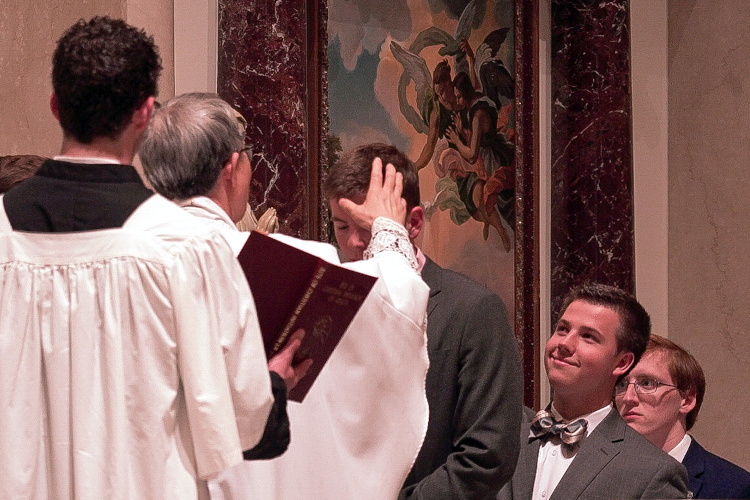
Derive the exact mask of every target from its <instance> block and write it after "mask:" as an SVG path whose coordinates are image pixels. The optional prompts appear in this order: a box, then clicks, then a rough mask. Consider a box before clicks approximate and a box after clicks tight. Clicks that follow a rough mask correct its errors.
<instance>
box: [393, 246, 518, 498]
mask: <svg viewBox="0 0 750 500" xmlns="http://www.w3.org/2000/svg"><path fill="white" fill-rule="evenodd" d="M422 279H423V280H424V282H425V283H427V285H428V286H429V287H430V300H429V302H428V304H427V314H428V316H427V349H428V354H429V358H430V368H429V370H428V371H427V381H426V390H427V401H428V402H429V404H430V421H429V424H428V427H427V435H426V437H425V440H424V444H423V445H422V449H421V451H420V452H419V456H418V457H417V460H416V462H415V463H414V466H413V468H412V470H411V472H410V473H409V477H408V478H407V479H406V481H405V483H404V489H403V490H402V491H401V494H400V495H399V499H400V500H427V499H429V500H443V499H445V500H453V499H460V500H491V499H494V497H495V495H496V494H497V492H498V490H499V489H500V487H501V486H502V485H503V484H505V482H506V481H508V479H510V477H511V475H512V474H513V469H514V467H515V465H516V457H517V456H518V447H519V443H518V432H519V430H520V426H521V410H522V402H521V398H522V391H523V386H522V384H523V380H522V374H521V364H520V356H519V353H518V348H517V346H516V341H515V337H514V336H513V330H512V328H511V326H510V322H509V321H508V316H507V312H506V309H505V305H504V304H503V301H502V300H501V299H500V297H498V296H497V294H495V293H493V292H491V291H490V290H488V289H486V288H485V287H483V286H481V285H479V284H478V283H476V282H474V281H472V280H470V279H469V278H466V277H465V276H462V275H460V274H458V273H455V272H453V271H450V270H448V269H443V268H441V267H440V266H438V265H437V264H435V263H434V262H433V261H431V260H429V259H427V263H426V264H425V266H424V269H422Z"/></svg>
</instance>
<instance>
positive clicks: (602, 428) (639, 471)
mask: <svg viewBox="0 0 750 500" xmlns="http://www.w3.org/2000/svg"><path fill="white" fill-rule="evenodd" d="M540 446H541V441H540V440H539V439H534V440H529V424H528V423H526V424H525V425H523V426H522V431H521V455H520V457H519V459H518V465H517V466H516V472H515V474H514V475H513V479H512V480H511V482H510V483H508V484H506V485H505V487H504V488H503V489H502V490H501V491H500V494H499V495H498V497H497V498H498V500H511V499H512V500H529V499H530V498H531V495H532V493H533V491H534V479H535V477H536V464H537V459H538V456H539V447H540ZM687 494H688V488H687V473H686V472H685V468H684V467H683V466H682V465H681V464H680V463H679V462H678V461H677V460H675V459H673V458H672V457H670V456H669V455H667V454H666V453H664V452H663V451H661V450H660V449H658V448H657V447H655V446H654V445H652V444H651V443H649V442H648V441H647V440H646V439H645V438H644V437H643V436H641V435H640V434H638V433H637V432H636V431H634V430H633V429H631V428H630V427H629V426H628V425H627V424H626V423H625V421H624V420H623V419H622V417H620V414H619V413H617V410H616V409H614V408H613V409H612V411H611V412H610V413H609V415H607V417H606V418H605V419H604V420H603V421H602V422H601V423H600V424H599V425H598V426H596V428H595V429H594V430H593V431H592V432H591V435H589V436H588V437H587V438H586V439H585V440H584V441H583V444H582V445H581V448H580V449H579V450H578V453H576V457H575V458H574V459H573V461H572V462H571V463H570V466H569V467H568V470H567V471H566V472H565V474H564V475H563V477H562V479H560V482H559V483H558V485H557V487H556V488H555V491H554V492H552V495H550V500H578V499H580V500H583V499H586V500H613V499H617V500H627V499H631V498H687Z"/></svg>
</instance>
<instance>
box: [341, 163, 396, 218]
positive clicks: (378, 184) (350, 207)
mask: <svg viewBox="0 0 750 500" xmlns="http://www.w3.org/2000/svg"><path fill="white" fill-rule="evenodd" d="M403 184H404V176H403V175H402V174H401V173H400V172H396V168H395V167H394V166H393V165H391V164H390V163H389V164H388V165H386V167H385V177H384V176H383V162H382V161H381V159H380V158H375V159H374V160H373V162H372V172H371V173H370V186H369V188H368V190H367V196H366V197H365V201H364V202H363V203H362V204H361V205H358V204H356V203H355V202H353V201H352V200H348V199H346V198H341V199H340V200H339V206H340V207H341V209H342V210H344V211H346V212H347V213H348V214H349V215H350V216H351V217H352V219H353V220H354V221H355V222H356V223H357V225H358V226H360V227H362V228H364V229H366V230H368V231H369V230H370V229H371V228H372V223H373V221H374V220H375V219H377V218H378V217H386V218H388V219H391V220H392V221H394V222H397V223H398V224H401V225H403V224H404V221H405V220H406V200H404V199H403V198H402V197H401V191H402V189H403Z"/></svg>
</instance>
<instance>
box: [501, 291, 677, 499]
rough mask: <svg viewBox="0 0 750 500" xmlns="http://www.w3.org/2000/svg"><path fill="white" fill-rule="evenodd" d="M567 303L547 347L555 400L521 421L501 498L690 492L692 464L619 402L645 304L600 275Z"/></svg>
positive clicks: (645, 332)
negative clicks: (644, 429) (632, 419)
mask: <svg viewBox="0 0 750 500" xmlns="http://www.w3.org/2000/svg"><path fill="white" fill-rule="evenodd" d="M561 310H562V311H563V312H562V315H561V317H560V319H559V320H558V322H557V326H556V328H555V331H554V332H553V334H552V337H551V338H550V339H549V341H548V342H547V346H546V348H545V353H544V364H545V368H546V370H547V376H548V378H549V383H550V386H551V388H552V394H553V397H552V403H551V404H550V405H549V406H548V407H547V408H546V409H545V410H542V411H540V412H539V413H537V415H536V417H535V418H534V419H533V421H532V422H530V423H529V422H526V425H522V426H521V453H520V456H519V459H518V464H517V466H516V471H515V473H514V475H513V478H512V480H511V482H510V483H508V484H507V485H506V486H505V487H504V488H503V489H502V490H501V491H500V494H499V495H498V499H500V500H510V499H512V500H529V499H533V500H576V499H579V500H580V499H607V498H617V499H620V500H625V499H632V498H686V497H687V494H688V489H687V475H686V473H685V469H684V468H683V467H682V466H681V465H680V464H679V462H677V461H676V460H674V459H673V458H672V457H670V456H669V455H667V454H666V453H664V452H663V451H661V450H659V449H658V448H656V447H654V446H653V445H652V444H651V443H649V442H648V441H647V440H646V439H645V438H643V436H641V435H640V434H638V433H637V432H634V431H633V429H631V428H630V427H628V425H627V424H626V423H625V421H624V420H623V419H622V417H621V416H620V414H619V413H618V412H617V410H616V409H615V408H613V406H612V394H613V392H614V388H615V384H616V383H617V381H618V380H619V379H620V377H622V376H624V375H625V374H627V372H628V371H629V370H630V369H631V368H632V366H633V365H634V364H635V363H636V362H637V361H638V359H639V358H640V357H641V355H642V353H643V351H644V350H645V348H646V344H647V342H648V338H649V334H650V330H651V321H650V318H649V316H648V313H646V311H645V310H644V309H643V307H642V306H641V305H640V304H639V303H638V301H636V300H635V298H634V297H632V296H631V295H630V294H628V293H626V292H624V291H623V290H620V289H618V288H615V287H612V286H606V285H598V284H587V285H583V286H580V287H576V288H574V289H572V290H571V291H570V292H569V293H568V295H567V296H566V297H565V300H564V302H563V306H562V309H561Z"/></svg>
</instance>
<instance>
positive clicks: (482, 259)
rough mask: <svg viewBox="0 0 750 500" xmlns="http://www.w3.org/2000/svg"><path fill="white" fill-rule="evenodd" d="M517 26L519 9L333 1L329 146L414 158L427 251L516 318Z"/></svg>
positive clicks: (422, 0)
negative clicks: (383, 149)
mask: <svg viewBox="0 0 750 500" xmlns="http://www.w3.org/2000/svg"><path fill="white" fill-rule="evenodd" d="M513 20H514V3H513V0H484V1H480V0H471V1H466V0H395V1H389V2H382V1H375V0H348V1H347V0H329V2H328V36H329V40H328V41H329V45H328V98H329V115H330V127H329V133H330V135H331V138H330V144H334V145H335V147H337V148H340V149H341V150H348V149H350V148H353V147H356V146H358V145H360V144H364V143H368V142H375V141H379V142H386V143H391V144H394V145H396V146H397V147H399V148H400V149H401V150H402V151H404V152H406V153H407V155H408V156H409V157H410V158H411V159H412V161H414V162H415V164H416V165H417V168H418V169H419V177H420V191H421V195H422V204H423V205H424V207H425V213H426V216H427V224H426V227H425V229H424V230H423V232H422V235H421V236H420V239H419V240H418V242H417V243H418V244H419V245H420V247H421V248H422V249H423V251H424V252H425V253H426V254H427V255H429V256H430V257H431V258H432V259H433V260H435V261H436V262H437V263H438V264H440V265H442V266H444V267H448V268H450V269H453V270H456V271H458V272H461V273H463V274H465V275H467V276H469V277H471V278H472V279H474V280H476V281H478V282H480V283H482V284H484V285H485V286H487V287H488V288H490V289H492V290H494V291H496V292H497V293H498V294H499V295H500V296H501V297H503V299H504V300H505V302H506V305H507V306H508V308H509V310H510V311H512V310H513V269H514V268H513V236H514V234H513V229H514V215H515V214H514V179H515V170H514V146H513V143H514V112H513V98H514V69H513V62H514V60H513V54H514V50H513V48H514V44H513V39H514V37H513V35H514V33H513V26H514V24H513ZM333 153H334V154H335V151H334V152H333Z"/></svg>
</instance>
